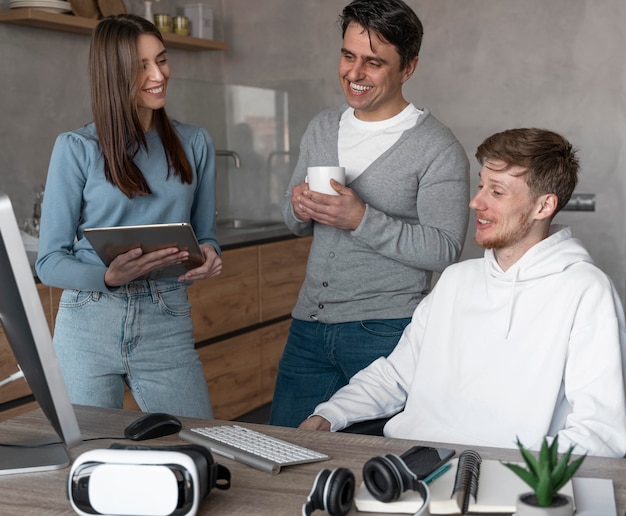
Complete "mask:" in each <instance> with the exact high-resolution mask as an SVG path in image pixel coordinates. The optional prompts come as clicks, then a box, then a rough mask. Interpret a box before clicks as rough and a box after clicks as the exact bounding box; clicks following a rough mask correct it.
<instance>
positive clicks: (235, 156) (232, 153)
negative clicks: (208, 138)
mask: <svg viewBox="0 0 626 516" xmlns="http://www.w3.org/2000/svg"><path fill="white" fill-rule="evenodd" d="M215 155H216V156H230V157H231V158H233V161H234V162H235V168H241V158H240V157H239V154H237V153H236V152H235V151H232V150H216V151H215Z"/></svg>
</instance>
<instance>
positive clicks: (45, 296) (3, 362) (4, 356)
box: [0, 285, 54, 419]
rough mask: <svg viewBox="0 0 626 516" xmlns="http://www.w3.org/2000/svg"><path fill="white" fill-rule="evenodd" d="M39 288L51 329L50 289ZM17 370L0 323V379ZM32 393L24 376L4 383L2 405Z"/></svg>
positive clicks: (1, 395) (9, 404)
mask: <svg viewBox="0 0 626 516" xmlns="http://www.w3.org/2000/svg"><path fill="white" fill-rule="evenodd" d="M37 290H38V292H39V297H40V299H41V304H42V306H43V309H44V313H45V315H46V319H47V320H48V326H49V327H50V329H52V324H53V320H54V317H53V309H52V298H51V293H50V289H49V288H48V287H45V286H43V285H37ZM17 371H18V368H17V360H15V356H14V355H13V351H12V350H11V347H10V346H9V342H8V340H7V337H6V335H5V333H4V329H3V328H2V325H1V324H0V380H3V379H4V378H7V377H8V376H10V375H12V374H13V373H15V372H17ZM30 395H31V390H30V388H29V387H28V384H27V383H26V380H25V379H24V378H21V379H19V380H16V381H14V382H11V383H8V384H6V385H3V386H2V387H1V388H0V406H2V405H3V404H7V406H9V407H10V406H11V402H12V401H14V400H18V399H20V398H24V397H26V396H30ZM33 406H34V404H33ZM31 408H32V406H31ZM29 410H30V409H29ZM14 411H15V412H16V413H14V414H13V415H17V413H20V408H16V409H14ZM23 412H26V410H23ZM2 419H4V417H2Z"/></svg>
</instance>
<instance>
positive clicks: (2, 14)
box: [0, 7, 228, 51]
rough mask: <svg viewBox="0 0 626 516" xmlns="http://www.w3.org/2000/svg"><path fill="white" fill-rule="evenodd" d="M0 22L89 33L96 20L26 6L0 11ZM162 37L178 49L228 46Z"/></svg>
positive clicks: (194, 39)
mask: <svg viewBox="0 0 626 516" xmlns="http://www.w3.org/2000/svg"><path fill="white" fill-rule="evenodd" d="M0 23H14V24H17V25H25V26H27V27H35V28H37V29H48V30H57V31H61V32H71V33H73V34H85V35H89V34H91V31H92V30H93V29H94V27H95V26H96V25H97V23H98V20H94V19H91V18H83V17H82V16H74V15H73V14H56V13H50V12H47V11H42V10H41V9H34V8H30V7H28V8H22V9H9V10H4V11H0ZM163 39H164V40H165V44H166V45H167V47H168V48H177V49H180V50H193V51H199V50H226V48H228V47H227V45H226V43H224V42H223V41H213V40H210V39H202V38H194V37H192V36H181V35H180V34H174V33H167V32H166V33H164V34H163Z"/></svg>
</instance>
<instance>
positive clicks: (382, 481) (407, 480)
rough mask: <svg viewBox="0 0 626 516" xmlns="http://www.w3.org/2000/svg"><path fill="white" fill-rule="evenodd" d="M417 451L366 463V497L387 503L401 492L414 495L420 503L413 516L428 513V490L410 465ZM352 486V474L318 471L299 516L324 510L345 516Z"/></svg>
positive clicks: (413, 466)
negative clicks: (409, 491) (419, 499)
mask: <svg viewBox="0 0 626 516" xmlns="http://www.w3.org/2000/svg"><path fill="white" fill-rule="evenodd" d="M421 448H423V447H413V448H411V449H410V450H408V451H407V452H406V453H403V454H402V455H401V456H397V455H394V454H388V455H385V456H384V457H383V456H380V457H373V458H371V459H370V460H368V461H367V462H366V463H365V465H364V466H363V481H364V483H365V487H366V488H367V490H368V491H369V492H370V494H371V495H372V496H373V497H374V498H376V499H377V500H379V501H381V502H385V503H387V502H393V501H395V500H397V499H398V498H400V496H401V495H402V493H403V492H404V491H408V490H409V489H411V490H413V491H417V492H418V493H419V494H420V495H421V497H422V499H423V500H424V503H422V506H421V508H420V509H419V510H418V511H417V512H416V513H414V516H418V515H420V514H424V513H425V512H426V511H427V510H428V504H429V502H430V490H429V489H428V486H427V485H426V483H424V482H423V481H422V480H420V479H419V478H418V475H417V473H416V472H415V471H414V469H415V464H414V462H415V460H416V458H417V453H419V451H420V449H421ZM354 484H355V479H354V474H353V473H352V471H351V470H349V469H346V468H337V469H334V470H333V471H330V470H328V469H324V470H322V471H320V472H319V473H318V474H317V477H315V481H314V482H313V489H311V493H310V494H309V497H308V498H307V502H306V503H305V504H304V505H303V506H302V516H310V514H311V512H313V511H314V510H316V509H321V510H325V511H326V512H327V513H328V514H329V515H330V516H345V515H346V514H347V513H348V512H349V511H350V509H351V508H352V502H353V499H354V493H355V485H354Z"/></svg>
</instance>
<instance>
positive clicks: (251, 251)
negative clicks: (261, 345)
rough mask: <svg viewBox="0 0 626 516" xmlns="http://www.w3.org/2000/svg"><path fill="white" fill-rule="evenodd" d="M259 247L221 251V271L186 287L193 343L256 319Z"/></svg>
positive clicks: (227, 331) (222, 333) (230, 330)
mask: <svg viewBox="0 0 626 516" xmlns="http://www.w3.org/2000/svg"><path fill="white" fill-rule="evenodd" d="M258 247H259V246H250V247H242V248H240V249H232V250H227V251H224V253H223V256H222V263H223V265H222V273H221V274H220V275H219V276H217V277H215V278H211V279H209V280H204V281H198V282H196V283H194V284H193V285H191V286H190V287H189V288H188V293H189V301H190V302H191V317H192V319H193V325H194V337H195V340H196V342H203V341H205V340H207V339H209V338H211V337H217V336H218V335H224V334H226V333H230V332H232V331H235V330H238V329H240V328H243V327H246V326H252V325H254V324H256V323H258V322H259V320H260V316H259V313H260V306H259V286H258V283H259V263H258Z"/></svg>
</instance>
